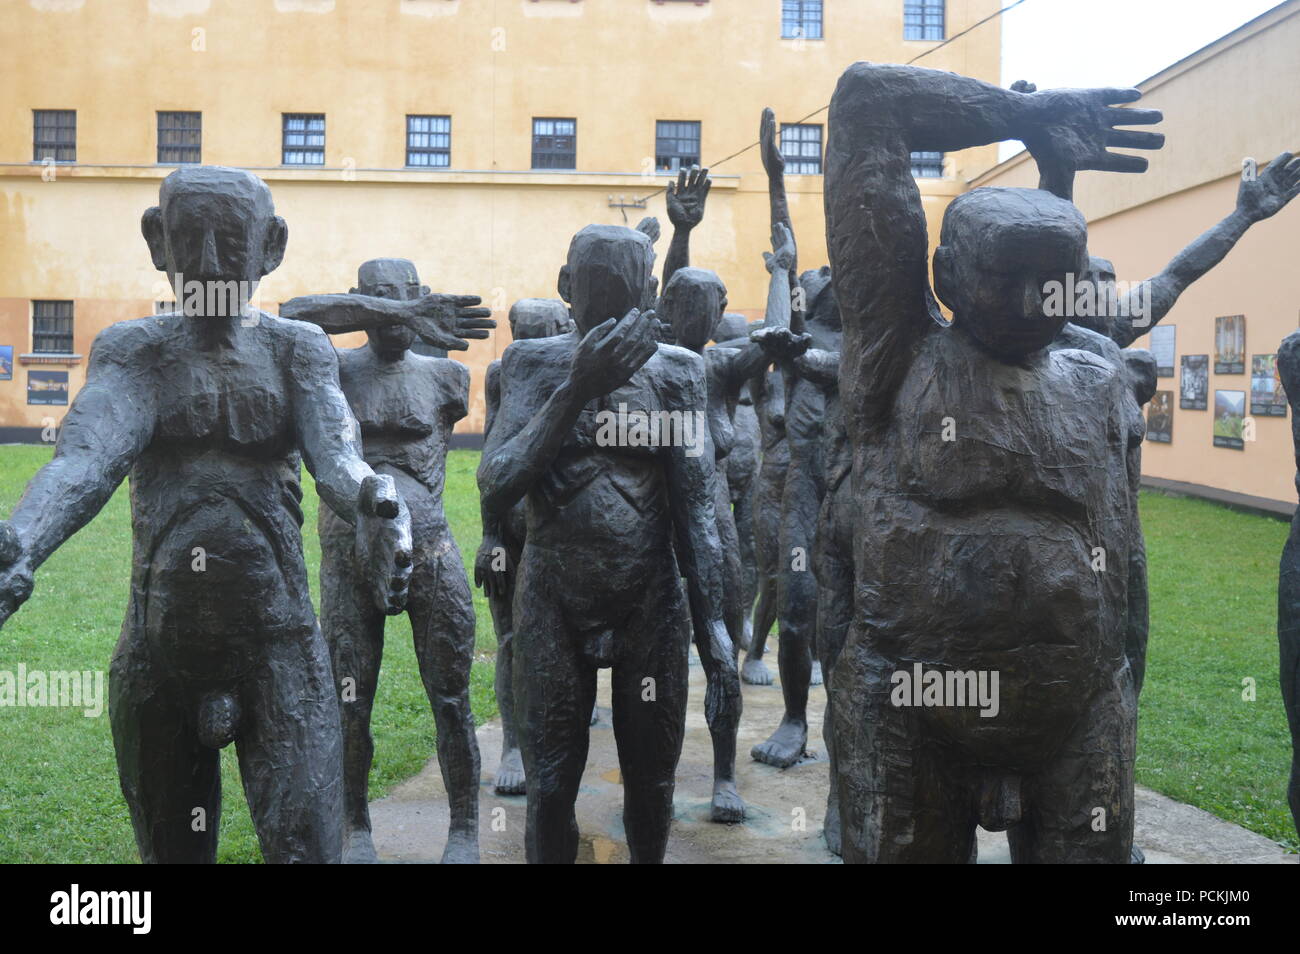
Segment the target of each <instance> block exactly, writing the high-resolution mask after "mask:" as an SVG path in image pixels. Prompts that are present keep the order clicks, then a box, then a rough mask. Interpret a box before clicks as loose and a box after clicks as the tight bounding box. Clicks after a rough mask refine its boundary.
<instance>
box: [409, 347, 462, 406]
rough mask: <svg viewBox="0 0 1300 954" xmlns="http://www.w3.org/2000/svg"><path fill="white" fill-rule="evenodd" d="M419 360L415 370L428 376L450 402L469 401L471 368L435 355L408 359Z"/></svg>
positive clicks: (420, 355) (413, 354) (413, 355)
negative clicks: (436, 383) (435, 382)
mask: <svg viewBox="0 0 1300 954" xmlns="http://www.w3.org/2000/svg"><path fill="white" fill-rule="evenodd" d="M411 358H418V359H419V360H418V361H416V363H415V365H414V366H413V367H414V369H415V370H418V371H419V373H420V374H428V375H429V376H430V377H432V378H433V380H435V381H437V382H438V385H439V386H440V387H441V388H442V389H443V392H444V393H445V394H446V395H447V398H448V400H451V401H459V402H461V403H464V402H465V401H468V400H469V368H468V367H466V366H465V365H463V364H461V363H460V362H459V361H457V360H455V359H454V358H438V357H434V356H433V355H424V354H415V353H414V352H412V353H410V354H408V355H407V356H406V359H407V360H408V361H409V360H410V359H411Z"/></svg>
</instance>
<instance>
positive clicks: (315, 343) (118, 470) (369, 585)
mask: <svg viewBox="0 0 1300 954" xmlns="http://www.w3.org/2000/svg"><path fill="white" fill-rule="evenodd" d="M142 228H143V231H144V236H145V239H146V240H147V242H148V244H149V250H150V253H151V254H152V256H153V262H154V265H155V266H156V267H157V268H158V269H160V270H162V271H165V272H166V273H167V275H168V278H169V280H170V281H171V283H172V285H173V287H174V288H175V290H176V299H177V301H178V302H184V303H185V313H178V314H169V315H159V316H155V317H150V318H141V319H138V320H134V321H122V322H118V323H117V324H114V325H111V326H109V327H108V328H105V329H104V330H103V331H102V332H100V334H99V335H98V337H97V338H96V340H95V345H94V349H93V351H92V353H91V357H90V364H89V367H88V369H87V373H86V384H85V387H84V388H82V390H81V392H80V393H79V394H78V395H77V398H76V400H75V401H74V402H73V405H72V407H71V408H70V409H69V411H68V414H67V417H66V418H65V419H64V424H63V428H62V432H61V434H60V436H59V442H58V445H57V447H56V449H55V454H54V459H53V460H52V461H51V462H50V463H49V464H47V465H46V466H45V467H43V468H42V469H41V470H40V472H39V473H38V474H37V475H36V476H35V477H34V478H33V479H32V481H31V483H30V484H28V487H27V490H26V492H25V493H24V495H23V498H22V500H21V501H20V502H19V503H18V506H17V507H15V508H14V512H13V516H12V518H11V520H12V522H11V524H8V525H6V527H7V529H6V530H5V531H4V536H5V538H6V540H7V543H8V544H9V545H8V546H7V547H6V548H5V549H6V553H5V557H6V559H5V564H4V569H3V573H2V574H0V621H3V620H4V619H6V618H8V616H10V615H11V614H12V613H13V612H14V611H15V610H16V609H17V608H18V606H19V605H20V604H21V603H22V602H23V601H24V600H25V599H26V598H27V597H28V596H29V595H30V593H31V589H32V574H33V573H34V572H35V570H36V568H37V567H39V566H40V565H41V563H43V562H44V561H45V559H46V558H47V557H48V556H49V555H50V553H51V552H53V551H54V550H55V549H56V548H57V547H58V546H59V545H60V544H61V543H63V541H65V540H66V539H67V538H68V537H70V536H71V535H72V534H73V533H75V532H76V531H77V530H78V529H80V528H81V527H83V526H84V525H85V524H86V523H87V522H89V520H90V519H91V518H92V517H93V516H94V515H95V514H96V513H97V512H98V511H99V509H100V508H101V507H103V506H104V504H105V503H106V502H107V501H108V499H109V497H110V496H111V495H112V493H113V491H114V489H115V488H116V487H117V485H118V484H120V483H121V482H122V479H123V478H124V477H126V476H127V474H128V473H129V474H130V475H131V514H132V524H133V534H134V558H133V559H134V563H133V568H132V579H131V596H130V603H129V607H128V610H127V615H126V620H125V622H124V623H123V626H122V634H121V638H120V640H119V642H118V645H117V649H116V651H115V653H114V655H113V662H112V669H111V674H110V684H109V689H110V704H109V706H110V715H111V719H112V727H113V742H114V746H115V748H116V750H117V763H118V770H119V772H120V775H121V782H122V792H123V795H124V796H125V797H126V801H127V804H128V806H129V808H130V811H131V821H132V823H133V825H134V827H135V834H136V842H137V844H138V846H139V849H140V856H141V858H142V859H143V860H144V861H146V862H212V861H215V859H216V850H217V832H218V830H219V827H220V825H219V822H220V814H221V788H220V779H221V776H220V765H219V758H218V750H219V749H220V748H222V747H223V746H225V745H227V744H229V743H230V742H231V741H234V742H235V744H236V747H237V750H238V753H239V763H240V771H241V774H242V777H243V785H244V791H245V794H246V795H247V796H248V805H249V809H250V811H251V813H252V816H253V823H254V825H255V827H256V829H257V834H258V840H259V841H260V843H261V846H262V853H263V855H264V856H265V857H266V860H267V861H269V862H273V863H274V862H337V861H338V860H339V858H340V855H341V851H342V844H341V838H342V833H343V777H342V757H341V745H340V736H339V710H338V702H337V699H336V695H335V687H334V680H333V678H332V677H331V675H330V664H329V655H328V650H327V647H326V644H325V641H324V639H323V638H322V637H321V632H320V629H319V628H318V627H317V624H316V614H315V612H314V611H313V609H312V604H311V598H310V594H309V591H308V586H307V569H306V564H305V562H304V560H303V551H302V535H301V532H300V527H301V523H302V512H301V510H300V508H299V501H300V499H301V489H300V487H299V453H300V452H301V454H302V459H304V460H305V461H306V463H307V467H308V469H309V470H310V471H311V473H312V475H313V476H314V477H315V479H316V483H317V488H318V490H319V492H320V495H321V497H322V499H323V500H324V501H325V502H327V503H328V504H329V506H330V507H331V508H332V509H333V510H334V511H335V512H336V513H337V514H339V515H340V517H342V519H343V520H344V521H345V522H346V523H348V524H350V525H352V526H353V527H355V533H354V542H355V546H356V554H357V561H358V565H359V567H360V568H361V572H362V573H363V578H364V582H363V587H364V590H365V593H366V596H367V598H368V599H370V600H371V601H372V602H373V603H374V606H375V608H376V611H379V612H386V613H395V612H399V611H400V610H401V608H402V607H403V606H404V604H405V602H406V594H407V584H408V579H409V577H410V574H411V534H410V515H409V513H408V512H407V509H406V505H405V504H404V503H403V502H402V498H401V496H400V494H399V493H398V491H397V488H396V484H395V481H394V480H393V478H392V477H391V476H388V475H378V474H376V473H375V472H374V471H373V470H372V469H371V468H370V466H369V465H368V464H366V462H365V460H364V459H363V458H362V453H361V445H360V442H359V441H358V440H357V437H356V424H355V421H354V419H353V417H352V414H351V412H350V411H349V410H348V404H347V400H346V398H345V397H344V395H343V392H342V391H341V390H340V388H339V380H338V363H337V360H336V359H335V356H334V350H333V348H331V347H330V343H329V339H328V338H326V336H325V335H324V334H323V333H322V332H321V331H320V329H318V328H315V327H313V326H311V325H307V324H303V323H301V322H297V321H288V320H284V319H282V318H277V317H274V316H271V315H267V314H265V313H262V312H259V311H256V310H254V309H252V308H250V307H249V306H248V305H247V302H248V300H249V299H250V298H251V296H252V293H253V290H254V289H255V288H256V286H257V283H258V282H259V281H260V279H261V278H262V277H263V276H264V275H266V274H268V273H269V272H271V271H272V270H273V269H274V268H275V267H276V266H277V265H278V264H279V263H280V259H281V257H282V256H283V254H284V248H285V242H286V239H287V235H288V230H287V228H286V226H285V223H284V220H283V219H281V218H279V217H278V216H277V215H276V214H275V209H274V207H273V205H272V201H271V193H270V190H269V189H268V188H267V187H266V185H265V184H264V183H263V182H262V181H261V180H260V179H258V178H257V177H256V176H254V175H251V174H250V173H248V172H244V171H241V170H235V169H225V168H221V167H215V166H194V167H189V168H185V169H180V170H178V171H176V172H173V173H172V174H171V175H169V176H168V177H167V178H166V179H165V180H164V181H163V183H162V187H161V189H160V190H159V205H158V206H156V207H154V208H151V209H149V210H148V211H147V212H146V213H145V215H144V219H143V222H142ZM231 290H235V293H234V295H233V296H229V297H226V298H225V299H224V300H218V299H220V298H222V292H229V291H231ZM200 299H202V301H200ZM412 315H413V317H412V318H411V320H412V321H417V320H419V319H417V318H416V317H414V313H412ZM435 325H436V326H437V327H438V328H439V329H440V331H439V336H440V337H442V338H443V339H445V340H447V341H448V342H453V343H454V342H456V341H457V339H456V338H454V337H453V336H452V333H451V332H452V331H453V330H455V328H456V315H455V313H454V312H451V313H441V314H440V315H439V316H438V317H436V318H434V320H433V321H432V322H429V326H430V330H431V332H432V330H433V328H434V326H435ZM199 822H201V824H200V823H199Z"/></svg>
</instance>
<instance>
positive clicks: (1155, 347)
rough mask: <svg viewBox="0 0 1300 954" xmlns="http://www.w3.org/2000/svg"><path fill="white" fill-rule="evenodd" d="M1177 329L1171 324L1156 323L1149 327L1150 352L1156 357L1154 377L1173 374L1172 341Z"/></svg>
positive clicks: (1165, 376) (1171, 375)
mask: <svg viewBox="0 0 1300 954" xmlns="http://www.w3.org/2000/svg"><path fill="white" fill-rule="evenodd" d="M1177 331H1178V329H1177V328H1175V327H1174V326H1173V325H1157V326H1156V327H1154V328H1152V329H1151V354H1152V355H1153V356H1154V357H1155V359H1156V377H1158V378H1172V377H1173V376H1174V352H1175V350H1176V349H1175V346H1174V342H1175V340H1176V338H1175V335H1176V334H1177Z"/></svg>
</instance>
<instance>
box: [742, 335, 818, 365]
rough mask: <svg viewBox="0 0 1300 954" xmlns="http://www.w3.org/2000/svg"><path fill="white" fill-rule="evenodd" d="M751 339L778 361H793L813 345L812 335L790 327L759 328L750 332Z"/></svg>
mask: <svg viewBox="0 0 1300 954" xmlns="http://www.w3.org/2000/svg"><path fill="white" fill-rule="evenodd" d="M749 340H750V341H752V342H754V344H756V345H758V346H759V347H761V348H762V349H763V350H764V351H765V352H766V353H767V354H768V355H769V356H770V357H771V358H772V360H773V361H777V362H784V361H793V360H794V359H795V358H798V357H799V356H800V355H802V354H803V353H804V352H805V351H807V350H808V349H809V348H810V347H812V335H801V334H798V333H796V332H793V331H791V330H790V329H789V328H759V329H758V330H757V331H751V332H750V334H749Z"/></svg>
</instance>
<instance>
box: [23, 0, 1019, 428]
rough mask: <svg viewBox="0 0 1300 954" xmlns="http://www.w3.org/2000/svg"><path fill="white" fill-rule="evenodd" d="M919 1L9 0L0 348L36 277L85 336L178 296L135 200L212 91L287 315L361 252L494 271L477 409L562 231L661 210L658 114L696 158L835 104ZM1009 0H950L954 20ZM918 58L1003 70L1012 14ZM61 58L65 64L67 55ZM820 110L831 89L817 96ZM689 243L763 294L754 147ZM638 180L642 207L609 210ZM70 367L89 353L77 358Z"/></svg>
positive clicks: (807, 244) (974, 167)
mask: <svg viewBox="0 0 1300 954" xmlns="http://www.w3.org/2000/svg"><path fill="white" fill-rule="evenodd" d="M902 6H903V5H902V2H901V0H853V2H849V0H826V3H825V16H824V32H825V39H824V40H788V39H787V40H783V39H781V38H780V9H781V4H780V2H779V0H710V2H706V3H702V4H695V3H687V2H667V3H656V2H654V0H579V2H576V3H575V2H567V0H494V2H489V0H371V2H366V3H334V2H330V0H226V2H216V0H118V2H114V3H99V2H93V0H84V2H83V0H26V2H19V0H15V2H13V3H11V4H8V5H7V7H6V10H5V14H6V15H5V17H4V18H3V19H0V45H2V48H3V49H4V50H5V51H6V52H5V59H6V70H5V72H6V82H5V83H4V84H0V198H2V200H3V201H2V203H0V243H2V244H0V344H12V345H13V346H14V351H15V354H16V355H17V354H19V353H22V352H25V351H29V350H30V348H31V333H30V301H31V300H33V299H45V298H50V299H71V300H73V301H74V302H75V315H76V341H75V348H76V350H77V351H78V352H80V353H81V354H82V355H85V354H87V353H88V350H89V347H90V342H91V341H92V340H93V338H94V335H95V334H96V333H98V331H99V330H100V329H101V328H103V327H104V326H105V325H106V324H108V323H110V322H111V321H116V320H120V319H121V318H124V317H129V316H137V315H140V314H148V313H149V312H150V311H151V310H152V302H153V301H154V300H156V299H165V298H169V297H170V295H169V294H167V293H166V290H165V288H163V287H161V286H160V285H159V279H160V278H161V275H160V274H159V273H157V272H155V271H154V270H153V269H152V266H151V264H150V261H149V257H148V252H147V249H146V248H145V245H144V241H143V239H142V238H141V237H140V231H139V221H140V216H141V214H142V213H143V211H144V210H145V209H146V208H147V207H148V206H149V205H152V204H155V203H156V201H157V189H158V185H159V182H160V180H161V178H162V177H163V176H165V175H166V174H167V173H168V172H169V171H170V169H171V167H166V166H158V165H156V164H155V162H154V160H155V158H156V115H155V114H156V112H157V111H160V110H197V111H200V112H202V114H203V131H202V141H203V157H202V158H203V161H204V162H205V163H212V164H221V165H232V166H240V167H244V168H249V169H252V170H254V171H255V172H257V173H258V174H259V175H261V176H263V177H264V178H265V179H266V180H267V182H268V183H269V184H270V186H271V188H272V191H273V193H274V196H275V201H276V206H277V211H278V212H279V214H280V215H282V216H283V217H284V218H285V219H286V221H287V222H288V225H289V246H288V251H287V254H286V256H285V260H284V263H283V264H282V265H281V267H280V268H279V269H278V270H277V271H276V272H275V273H274V274H272V275H270V276H268V278H267V279H266V281H265V282H264V284H263V289H262V292H263V294H262V304H263V307H266V308H267V309H268V310H271V311H274V310H275V306H276V305H277V304H278V302H280V301H284V300H287V299H289V298H292V297H294V296H296V295H302V294H308V293H323V292H330V291H346V290H348V288H350V287H351V286H352V284H353V283H354V281H355V275H356V267H357V265H358V264H359V263H360V262H362V261H364V260H365V259H368V258H373V257H377V256H386V255H391V256H400V257H405V258H410V259H412V260H413V261H414V262H415V263H416V265H417V266H418V267H419V269H420V272H421V275H422V277H423V278H424V280H425V282H426V283H427V284H429V285H430V286H432V287H433V289H434V290H435V291H448V292H458V293H469V294H478V295H481V296H482V297H483V299H484V301H485V303H487V304H488V305H490V306H491V307H492V309H493V312H494V314H495V316H496V317H497V318H498V320H499V321H501V323H502V328H501V329H499V330H498V332H497V333H496V334H494V336H493V337H492V338H491V339H489V340H488V341H485V342H476V343H475V344H474V345H473V346H472V347H471V349H470V350H469V351H468V352H460V353H458V354H456V355H455V356H456V357H458V358H460V359H461V360H463V361H465V362H466V363H467V364H468V365H469V366H470V368H471V372H472V374H471V378H472V381H473V389H474V400H473V403H472V410H471V414H470V417H469V418H468V419H467V420H466V421H464V422H462V425H461V427H460V430H461V431H463V432H477V431H479V430H481V427H482V416H483V408H482V402H481V398H480V389H481V384H482V371H483V368H484V367H485V366H486V364H487V362H488V361H490V360H491V359H492V358H493V357H496V356H497V355H499V354H500V352H501V350H502V349H503V348H504V346H505V344H506V343H508V341H509V337H508V332H507V331H506V330H505V328H504V318H505V315H506V312H507V311H508V309H509V306H510V303H511V302H513V301H515V300H518V299H520V298H526V297H555V295H556V291H555V278H556V273H557V272H558V269H559V266H560V265H561V264H562V263H563V260H564V255H565V252H566V249H567V245H568V240H569V238H570V237H571V236H572V234H573V233H574V232H575V231H577V230H578V229H579V228H581V227H583V226H585V225H587V224H590V223H613V224H621V223H623V222H624V221H626V222H627V224H630V225H635V224H636V222H637V221H638V220H639V219H640V218H641V217H642V216H645V215H657V216H658V217H659V219H660V222H661V225H662V227H663V230H664V237H663V239H662V240H661V242H660V245H659V247H658V251H659V254H660V262H661V263H662V257H663V255H664V254H665V253H666V251H667V244H668V239H669V237H670V236H671V225H670V224H669V222H668V218H667V215H666V211H665V208H664V198H663V195H662V192H661V189H662V187H663V185H664V184H665V182H667V181H668V180H667V177H666V176H663V175H655V174H654V171H653V156H654V135H655V121H656V120H698V121H700V123H701V152H702V156H703V159H704V162H705V163H706V164H708V163H710V162H713V161H715V160H718V159H721V158H723V157H727V156H731V155H732V154H733V153H736V152H737V151H738V150H744V149H745V147H747V146H750V145H751V144H752V143H754V142H755V141H756V139H757V134H758V123H759V115H760V113H761V110H762V108H763V107H764V106H771V107H773V109H775V111H776V113H777V119H778V122H794V121H797V120H799V119H802V118H803V117H806V116H808V115H809V114H814V115H812V116H811V117H810V118H808V119H807V120H806V121H807V122H810V123H820V124H822V125H823V142H824V138H825V129H824V125H825V111H824V109H822V107H824V106H825V105H826V104H827V103H828V102H829V101H830V96H831V93H832V91H833V89H834V84H835V81H836V80H837V79H838V77H839V75H840V73H841V72H842V71H843V70H844V68H845V67H846V66H847V65H849V64H850V63H852V62H853V61H855V60H859V59H872V60H878V61H895V62H899V61H906V60H909V59H911V58H913V57H915V56H917V55H918V54H921V53H924V52H925V51H927V50H931V49H935V48H936V47H937V45H938V44H936V43H934V42H908V41H904V40H903V39H902V32H903V28H902ZM998 6H999V3H998V0H950V2H949V3H948V8H947V9H948V34H949V35H952V34H955V33H957V32H959V31H961V30H963V29H965V28H966V27H968V26H970V25H971V24H973V23H974V22H975V21H976V20H979V19H981V18H983V17H985V16H987V15H989V14H990V13H992V12H993V11H995V10H996V9H997V8H998ZM922 62H923V64H924V65H928V66H934V67H937V68H943V69H951V70H955V71H957V72H961V73H966V74H968V75H973V76H978V77H981V78H984V79H987V80H990V81H994V82H996V81H997V79H998V76H999V69H1000V33H999V29H998V24H997V21H996V20H994V21H993V22H991V23H989V24H986V25H985V26H982V27H980V28H979V29H977V30H975V31H974V32H973V33H971V34H970V35H968V36H966V37H963V38H962V39H960V40H957V41H956V42H954V43H952V44H950V45H948V46H945V47H942V48H941V49H937V50H936V52H934V53H933V54H932V55H929V56H926V57H925V58H924V59H923V60H922ZM51 64H57V68H51ZM33 109H75V110H76V111H77V163H76V165H75V166H59V167H57V168H56V169H55V170H54V177H53V181H46V180H45V179H44V178H43V177H42V172H43V171H45V170H43V169H42V167H41V166H40V165H38V164H33V163H32V162H31V158H32V110H33ZM819 110H820V112H819ZM285 112H321V113H325V114H326V146H325V165H324V167H311V168H306V169H304V168H299V167H283V166H281V165H280V149H281V114H282V113H285ZM408 113H418V114H447V115H450V116H451V117H452V146H451V150H452V152H451V169H450V170H447V171H414V170H406V169H404V168H403V165H404V162H405V153H404V149H405V117H406V115H407V114H408ZM535 116H560V117H574V118H576V120H577V169H576V170H575V171H572V172H567V171H566V172H533V171H531V170H530V165H531V144H532V138H531V131H532V118H533V117H535ZM949 158H950V161H949V164H948V167H947V173H948V174H947V177H946V178H945V179H942V180H922V183H921V187H922V191H923V194H924V195H925V202H926V208H927V213H928V214H929V215H930V216H931V221H932V223H933V224H934V225H935V229H934V231H935V232H936V233H937V224H938V220H939V216H941V214H942V210H943V208H944V207H945V206H946V204H947V202H948V201H949V199H950V198H951V196H952V195H954V194H956V193H957V192H959V191H960V190H961V189H962V188H963V187H964V186H963V183H964V181H965V180H966V179H969V178H970V177H972V176H973V175H974V174H976V173H977V172H978V171H980V170H982V169H984V168H987V167H988V166H989V165H991V164H992V162H993V161H994V160H995V152H994V150H993V149H991V148H989V149H978V150H969V151H968V152H966V153H959V154H955V155H953V156H951V157H949ZM713 169H714V171H713V178H714V186H713V190H712V192H711V194H710V198H709V207H708V213H707V216H706V218H705V221H704V224H703V225H702V226H701V227H700V228H699V229H697V230H696V232H695V233H694V236H693V240H692V262H693V264H696V265H699V266H701V267H706V268H712V269H715V270H716V271H718V273H719V274H720V275H721V276H722V278H723V280H724V281H725V282H726V283H727V285H728V288H729V298H730V306H731V308H732V309H733V310H736V311H742V312H745V313H747V314H750V315H759V314H761V312H762V308H763V304H764V301H765V298H766V287H767V278H768V276H767V273H766V271H765V270H764V268H763V264H762V256H761V253H762V251H763V250H764V249H766V248H768V241H769V230H768V203H767V182H766V177H765V176H764V174H763V172H762V167H761V162H760V159H759V155H758V150H757V149H756V148H750V149H748V150H746V151H742V152H741V153H740V154H739V155H737V156H735V157H734V158H731V159H729V160H727V161H726V162H723V163H720V164H717V165H715V166H714V167H713ZM787 188H788V190H789V193H790V206H791V215H792V218H793V222H794V226H795V231H796V237H797V239H798V241H799V258H800V265H801V267H816V266H819V265H821V264H823V263H824V262H825V261H826V250H825V233H824V228H825V226H824V220H823V211H822V177H821V176H793V175H792V176H788V177H787ZM641 197H644V198H645V199H646V202H645V205H646V207H645V208H644V209H627V210H626V211H624V210H620V209H618V208H611V207H610V201H611V198H612V199H613V200H614V201H624V200H626V201H632V200H634V199H636V198H641ZM16 364H17V367H16V368H15V375H14V380H13V381H10V382H4V381H0V426H28V427H33V426H40V425H41V423H42V421H43V420H44V419H45V418H46V417H48V416H49V415H50V414H54V415H56V416H61V414H62V412H63V410H64V409H63V408H59V407H53V408H51V407H44V406H28V405H27V404H26V403H25V384H24V380H25V372H24V368H23V366H22V365H21V364H20V363H17V362H16ZM71 372H72V373H71V375H70V378H71V383H72V386H73V389H74V393H75V388H76V387H78V386H79V384H80V383H81V380H82V377H83V376H84V361H83V363H82V365H81V366H79V367H74V368H72V369H71Z"/></svg>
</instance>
